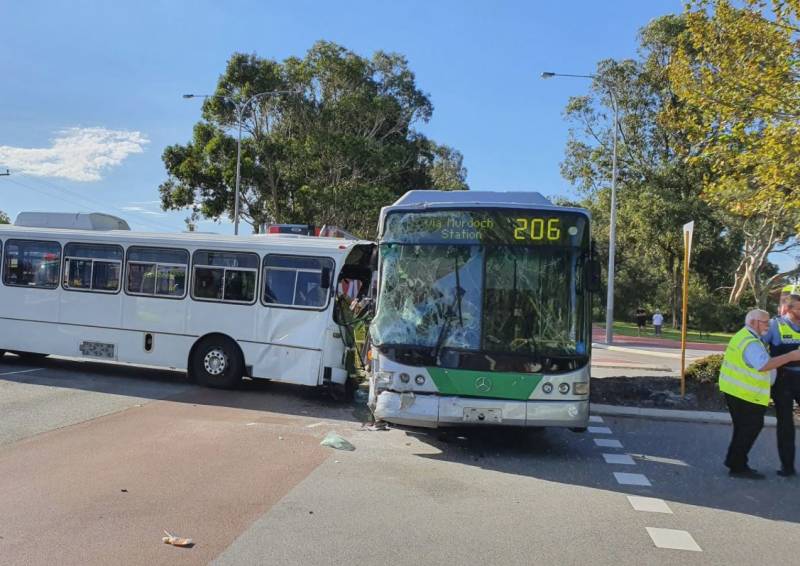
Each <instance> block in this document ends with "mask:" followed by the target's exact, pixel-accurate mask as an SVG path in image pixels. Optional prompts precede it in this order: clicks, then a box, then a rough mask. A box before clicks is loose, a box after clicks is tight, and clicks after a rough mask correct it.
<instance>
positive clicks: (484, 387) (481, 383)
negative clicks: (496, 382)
mask: <svg viewBox="0 0 800 566" xmlns="http://www.w3.org/2000/svg"><path fill="white" fill-rule="evenodd" d="M475 389H477V390H478V391H480V392H481V393H488V392H489V391H491V389H492V380H491V378H488V377H483V376H481V377H479V378H477V379H476V380H475Z"/></svg>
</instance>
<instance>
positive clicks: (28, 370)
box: [0, 368, 42, 376]
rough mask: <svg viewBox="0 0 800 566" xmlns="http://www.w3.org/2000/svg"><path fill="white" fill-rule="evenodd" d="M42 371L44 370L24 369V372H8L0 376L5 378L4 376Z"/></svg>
mask: <svg viewBox="0 0 800 566" xmlns="http://www.w3.org/2000/svg"><path fill="white" fill-rule="evenodd" d="M40 369H42V368H33V369H23V370H20V371H7V372H5V373H0V376H3V375H14V374H15V373H30V372H32V371H39V370H40Z"/></svg>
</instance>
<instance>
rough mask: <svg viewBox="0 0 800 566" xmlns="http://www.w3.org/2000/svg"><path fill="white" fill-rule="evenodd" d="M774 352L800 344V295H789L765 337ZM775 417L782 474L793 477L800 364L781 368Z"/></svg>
mask: <svg viewBox="0 0 800 566" xmlns="http://www.w3.org/2000/svg"><path fill="white" fill-rule="evenodd" d="M764 342H766V343H767V344H768V345H769V351H770V354H771V355H773V356H779V355H781V354H786V353H787V352H792V351H797V350H798V347H800V295H794V294H792V295H789V297H788V298H787V299H786V302H785V314H784V315H783V316H779V317H775V318H773V319H772V322H770V325H769V331H768V332H767V334H766V335H765V336H764ZM772 400H773V402H774V403H775V417H776V418H777V421H778V426H777V428H776V436H777V440H778V456H779V457H780V460H781V469H780V470H778V475H779V476H783V477H790V476H794V475H796V474H797V472H796V471H795V467H794V452H795V449H794V437H795V431H794V402H795V401H797V403H798V404H800V363H797V362H794V363H790V364H787V365H785V366H783V367H782V368H780V369H779V370H778V376H777V378H776V379H775V384H774V385H773V386H772Z"/></svg>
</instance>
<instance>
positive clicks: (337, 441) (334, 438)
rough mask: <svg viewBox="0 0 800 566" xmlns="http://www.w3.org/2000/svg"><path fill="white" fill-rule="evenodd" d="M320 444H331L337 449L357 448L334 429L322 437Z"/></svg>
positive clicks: (350, 449)
mask: <svg viewBox="0 0 800 566" xmlns="http://www.w3.org/2000/svg"><path fill="white" fill-rule="evenodd" d="M320 445H322V446H330V447H331V448H335V449H336V450H349V451H351V452H352V451H353V450H355V449H356V447H355V446H353V445H352V444H350V443H349V442H348V441H347V440H345V439H344V438H342V437H341V436H339V435H338V434H336V433H335V432H333V431H331V432H329V433H328V434H327V435H325V438H323V439H322V442H320Z"/></svg>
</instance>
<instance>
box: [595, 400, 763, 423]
mask: <svg viewBox="0 0 800 566" xmlns="http://www.w3.org/2000/svg"><path fill="white" fill-rule="evenodd" d="M590 410H591V413H592V414H593V415H602V416H607V417H640V418H646V419H655V420H662V421H681V422H690V423H714V424H731V416H730V415H729V414H728V413H721V412H717V411H680V410H677V409H651V408H645V407H625V406H622V405H603V404H600V403H592V404H591V409H590ZM775 424H776V420H775V417H770V416H766V417H764V426H772V427H774V426H775Z"/></svg>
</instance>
